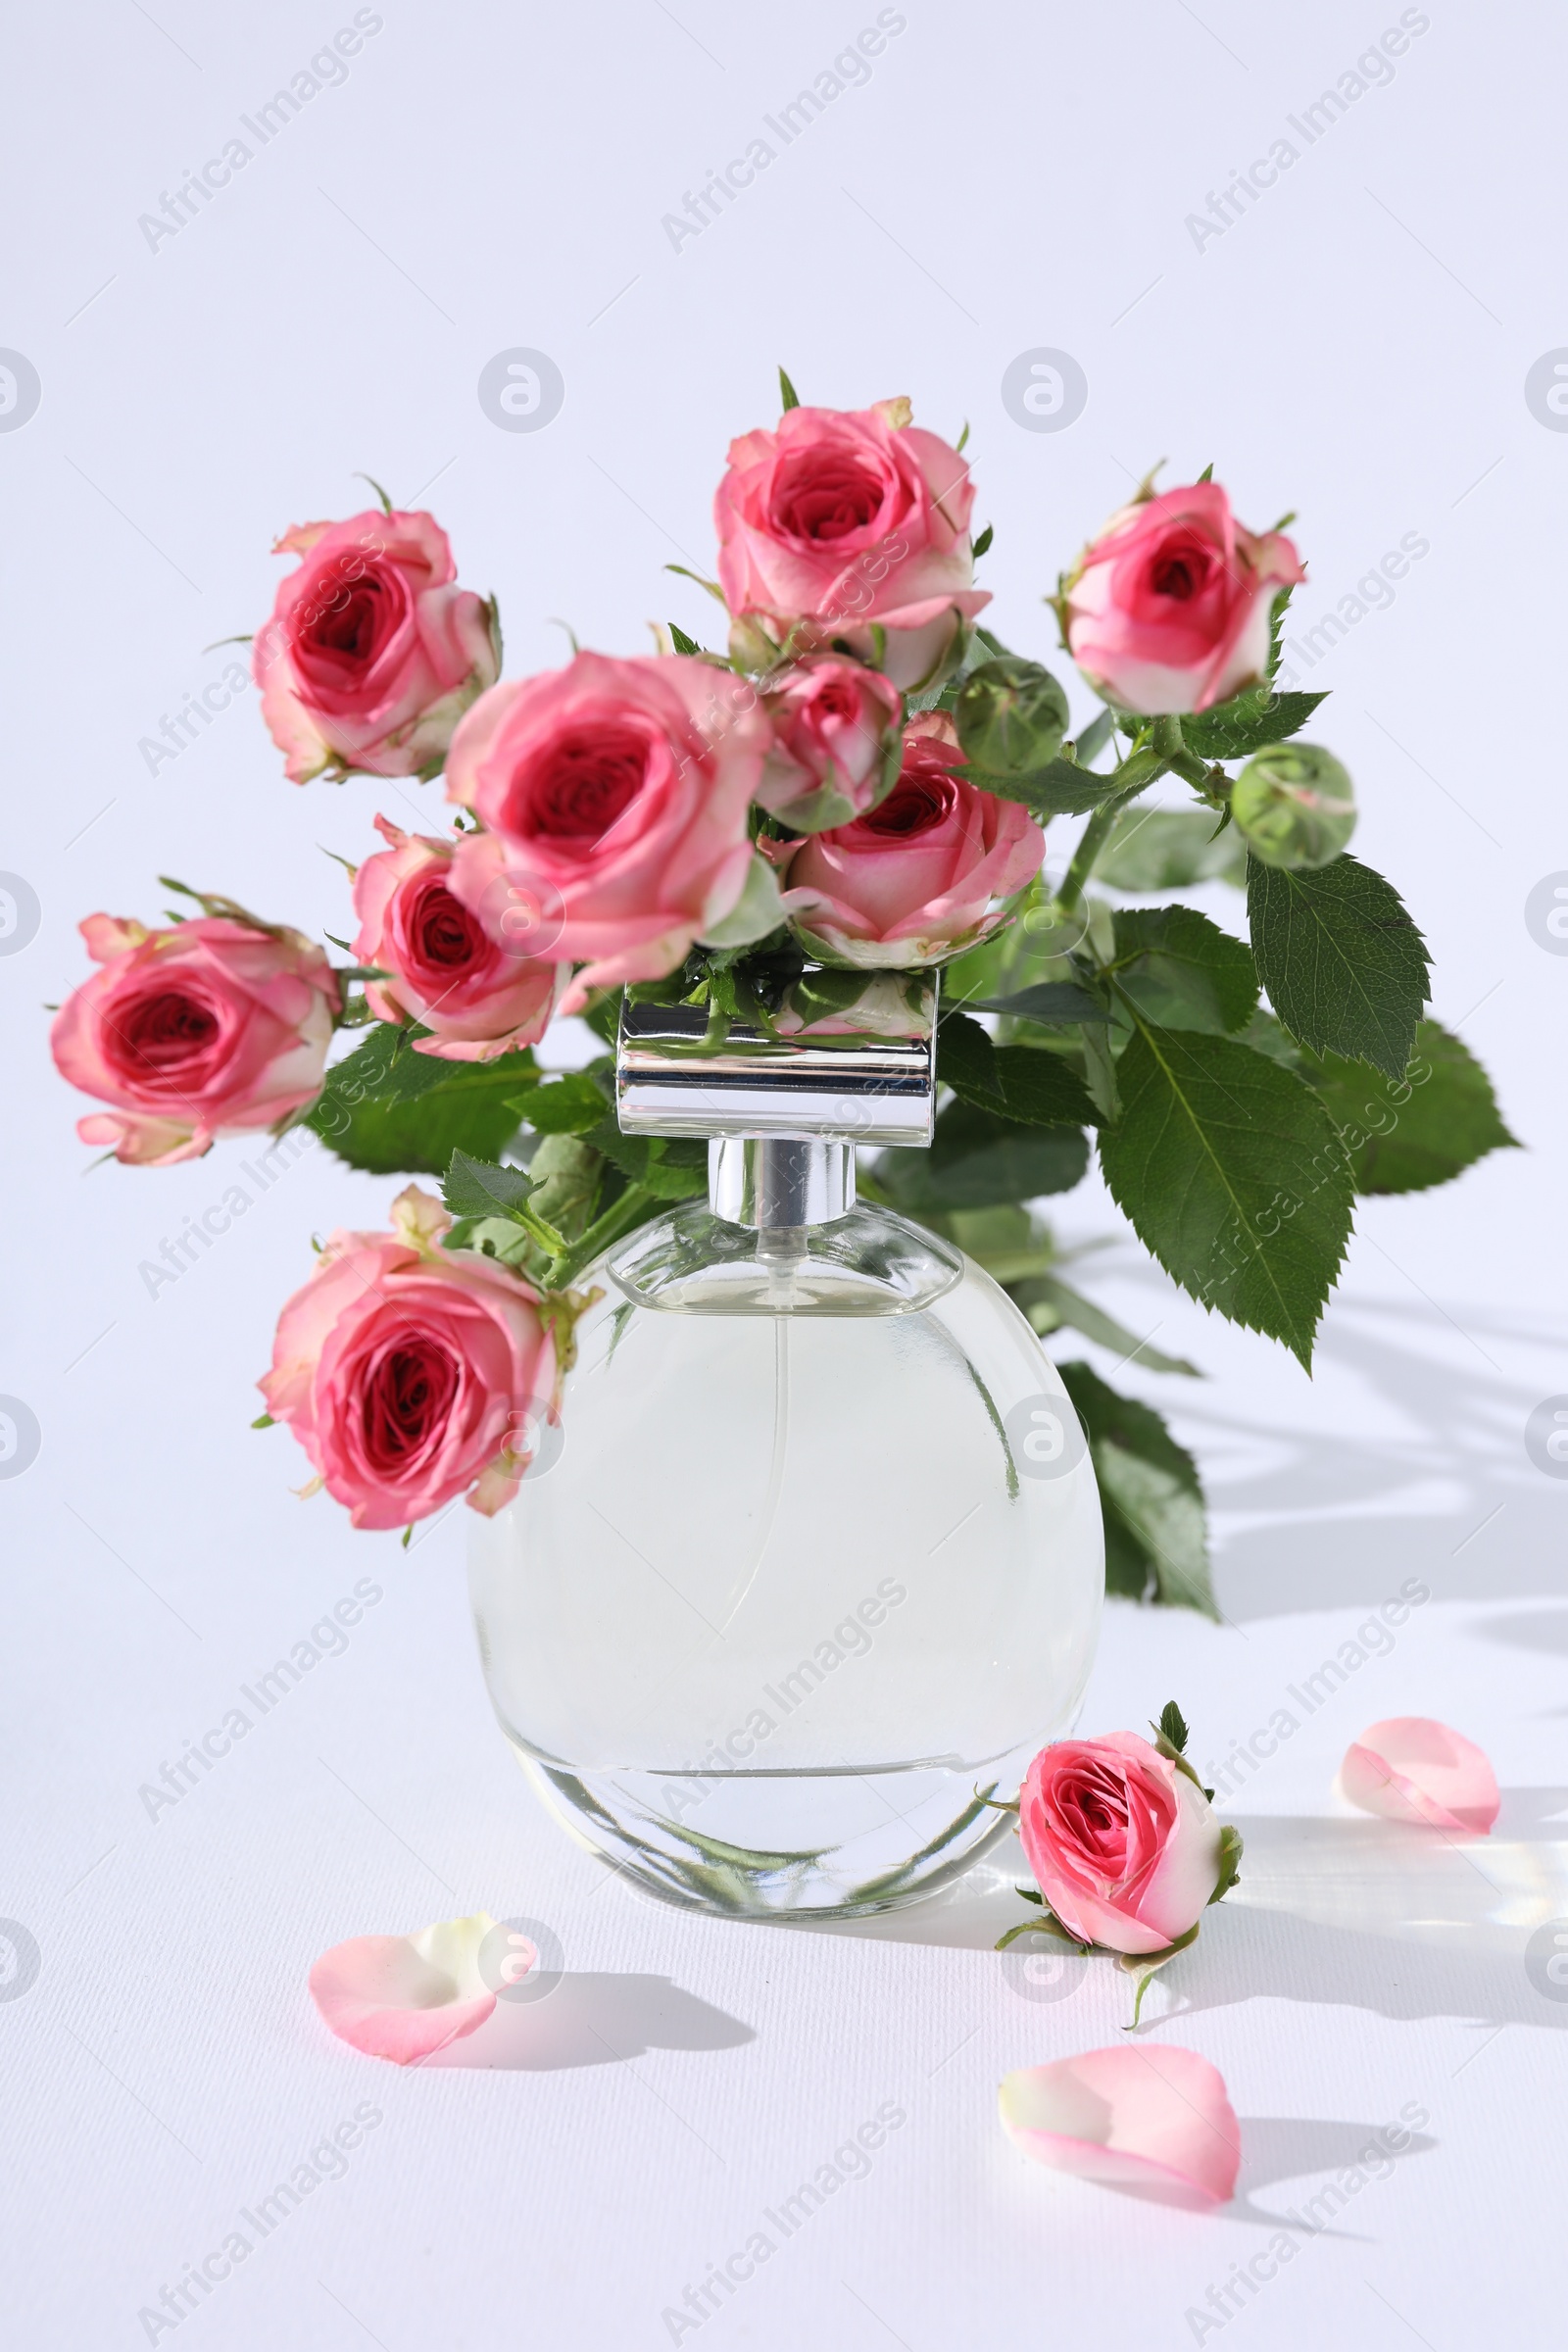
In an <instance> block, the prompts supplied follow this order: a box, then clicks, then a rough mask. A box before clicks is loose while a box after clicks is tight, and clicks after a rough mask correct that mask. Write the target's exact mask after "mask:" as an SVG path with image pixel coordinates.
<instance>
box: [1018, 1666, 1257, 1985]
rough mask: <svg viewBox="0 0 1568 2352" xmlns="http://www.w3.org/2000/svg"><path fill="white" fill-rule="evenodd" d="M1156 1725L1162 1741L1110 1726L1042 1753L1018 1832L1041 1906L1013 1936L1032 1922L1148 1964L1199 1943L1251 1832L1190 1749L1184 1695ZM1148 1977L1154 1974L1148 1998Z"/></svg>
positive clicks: (1133, 1963)
mask: <svg viewBox="0 0 1568 2352" xmlns="http://www.w3.org/2000/svg"><path fill="white" fill-rule="evenodd" d="M1151 1728H1152V1731H1153V1733H1154V1740H1153V1743H1151V1742H1150V1741H1149V1740H1144V1739H1142V1738H1140V1736H1139V1734H1138V1733H1136V1732H1108V1733H1106V1734H1105V1735H1104V1736H1103V1738H1101V1739H1098V1740H1054V1741H1053V1742H1052V1744H1051V1745H1050V1746H1049V1747H1043V1748H1042V1749H1041V1751H1040V1753H1039V1755H1038V1756H1036V1758H1035V1760H1034V1762H1033V1763H1032V1764H1031V1765H1030V1767H1029V1771H1028V1776H1027V1778H1026V1779H1025V1781H1024V1785H1023V1789H1022V1792H1021V1794H1020V1796H1019V1799H1018V1836H1019V1838H1021V1840H1022V1842H1023V1849H1024V1853H1025V1854H1026V1856H1027V1857H1028V1861H1029V1867H1030V1869H1031V1870H1032V1871H1033V1872H1034V1874H1035V1879H1036V1882H1037V1884H1038V1887H1039V1893H1038V1895H1036V1896H1034V1897H1033V1898H1032V1899H1034V1900H1035V1901H1037V1902H1038V1903H1039V1905H1040V1910H1041V1917H1040V1919H1038V1920H1026V1921H1022V1922H1020V1923H1019V1925H1018V1926H1017V1927H1015V1928H1012V1929H1009V1930H1008V1932H1007V1934H1006V1935H1005V1936H1004V1937H1003V1938H1002V1942H1003V1943H1010V1942H1011V1941H1013V1939H1014V1938H1015V1937H1017V1936H1025V1935H1028V1934H1029V1933H1030V1931H1031V1929H1033V1930H1034V1931H1035V1932H1036V1933H1048V1934H1054V1935H1057V1936H1062V1937H1064V1938H1065V1939H1066V1940H1067V1941H1069V1942H1076V1943H1077V1944H1078V1945H1080V1946H1081V1947H1082V1948H1083V1949H1085V1950H1089V1951H1099V1952H1108V1953H1113V1954H1115V1955H1116V1956H1117V1957H1118V1958H1119V1959H1120V1961H1121V1963H1122V1966H1123V1967H1124V1968H1125V1969H1127V1970H1128V1971H1129V1973H1133V1974H1144V1972H1147V1971H1149V1970H1152V1969H1156V1968H1160V1967H1162V1966H1163V1965H1164V1963H1165V1962H1166V1961H1167V1960H1169V1959H1172V1958H1173V1957H1174V1956H1175V1954H1176V1953H1177V1952H1179V1951H1183V1950H1185V1949H1186V1947H1187V1946H1188V1945H1189V1944H1190V1943H1192V1942H1194V1941H1195V1940H1196V1938H1197V1936H1198V1930H1199V1926H1200V1923H1201V1919H1202V1916H1203V1913H1204V1911H1205V1910H1206V1909H1207V1907H1208V1905H1209V1904H1210V1903H1217V1902H1218V1901H1219V1899H1220V1897H1221V1896H1222V1895H1224V1894H1225V1893H1227V1892H1228V1891H1229V1889H1230V1888H1231V1887H1233V1886H1234V1885H1235V1883H1236V1880H1237V1878H1238V1876H1239V1864H1240V1860H1241V1851H1242V1840H1241V1836H1240V1834H1239V1832H1238V1831H1237V1830H1235V1829H1234V1828H1233V1827H1232V1826H1231V1825H1230V1824H1229V1823H1225V1822H1221V1821H1220V1819H1219V1817H1218V1816H1217V1814H1216V1813H1215V1812H1214V1810H1213V1806H1212V1803H1211V1801H1210V1800H1211V1791H1209V1790H1207V1789H1204V1788H1203V1787H1202V1786H1201V1783H1200V1781H1199V1779H1198V1775H1197V1774H1196V1773H1195V1772H1194V1770H1193V1768H1192V1766H1191V1765H1190V1764H1189V1763H1188V1761H1187V1758H1186V1756H1185V1755H1184V1754H1183V1752H1182V1751H1183V1749H1184V1748H1185V1747H1186V1744H1187V1738H1188V1732H1187V1726H1186V1724H1185V1722H1184V1721H1183V1719H1182V1713H1181V1709H1180V1708H1179V1707H1178V1706H1177V1705H1176V1703H1175V1701H1174V1700H1172V1701H1171V1703H1170V1704H1169V1705H1168V1706H1167V1707H1166V1708H1165V1709H1164V1711H1163V1713H1162V1714H1161V1716H1160V1719H1159V1722H1158V1723H1157V1724H1156V1725H1152V1727H1151ZM1021 1891H1023V1892H1024V1893H1025V1894H1026V1896H1027V1894H1028V1890H1027V1889H1022V1890H1021ZM998 1948H999V1949H1000V1948H1001V1946H1000V1945H999V1947H998ZM1147 1984H1148V1976H1147V1974H1144V1985H1141V1986H1140V1990H1139V2001H1140V2004H1141V2003H1142V1999H1143V1991H1144V1989H1145V1987H1147ZM1136 2016H1137V2013H1136V2011H1135V2013H1134V2022H1135V2023H1136Z"/></svg>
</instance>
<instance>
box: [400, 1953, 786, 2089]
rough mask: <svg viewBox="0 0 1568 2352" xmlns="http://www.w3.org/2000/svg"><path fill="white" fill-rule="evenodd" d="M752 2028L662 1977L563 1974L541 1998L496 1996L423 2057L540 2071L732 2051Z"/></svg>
mask: <svg viewBox="0 0 1568 2352" xmlns="http://www.w3.org/2000/svg"><path fill="white" fill-rule="evenodd" d="M756 2038H757V2036H756V2034H755V2033H754V2032H753V2029H752V2028H751V2027H750V2026H748V2025H745V2024H743V2023H742V2021H741V2020H740V2019H739V2018H738V2017H730V2016H729V2015H728V2014H727V2013H726V2012H725V2011H724V2010H722V2009H715V2008H714V2007H713V2006H712V2004H711V2002H709V2001H705V2000H701V1999H699V1997H698V1995H697V1994H696V1993H694V1992H687V1991H685V1990H684V1989H683V1988H682V1987H681V1986H680V1985H676V1984H674V1983H672V1981H671V1980H670V1979H669V1978H668V1977H650V1976H615V1975H613V1974H611V1973H610V1972H608V1971H603V1970H582V1971H578V1972H576V1973H571V1972H568V1973H566V1974H565V1975H564V1976H562V1977H561V1979H560V1980H559V1982H558V1983H557V1984H556V1985H555V1987H554V1989H553V1990H551V1991H550V1992H548V1993H546V1994H545V1996H544V1998H543V1999H542V2000H524V2001H511V2000H506V1999H502V2000H499V2001H497V2003H496V2005H495V2009H494V2011H493V2012H492V2013H491V2015H490V2016H489V2017H488V2018H487V2019H486V2020H485V2022H484V2024H483V2025H482V2026H481V2027H480V2028H479V2029H478V2031H477V2032H476V2033H473V2034H468V2035H467V2036H466V2039H465V2040H463V2041H456V2042H453V2043H451V2044H450V2046H449V2047H448V2048H446V2049H444V2050H438V2051H437V2052H436V2054H435V2056H434V2057H432V2058H427V2059H426V2060H425V2061H424V2065H425V2067H426V2068H436V2067H440V2068H444V2069H445V2068H452V2069H466V2070H468V2071H478V2072H484V2071H486V2070H489V2069H508V2070H512V2071H514V2072H519V2073H524V2074H542V2073H548V2072H551V2071H554V2070H556V2069H559V2068H564V2067H577V2066H617V2065H619V2063H620V2062H621V2060H622V2059H626V2058H642V2057H645V2056H646V2055H647V2053H648V2052H649V2051H650V2050H656V2049H657V2050H733V2049H738V2048H739V2047H740V2046H741V2044H742V2043H743V2042H748V2041H755V2040H756Z"/></svg>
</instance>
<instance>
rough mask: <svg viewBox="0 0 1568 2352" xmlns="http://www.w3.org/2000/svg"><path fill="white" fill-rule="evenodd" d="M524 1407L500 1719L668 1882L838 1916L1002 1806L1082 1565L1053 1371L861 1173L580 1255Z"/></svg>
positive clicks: (493, 1603)
mask: <svg viewBox="0 0 1568 2352" xmlns="http://www.w3.org/2000/svg"><path fill="white" fill-rule="evenodd" d="M586 1282H587V1285H588V1286H590V1287H595V1288H598V1289H600V1290H601V1291H602V1293H603V1296H602V1298H601V1299H599V1301H598V1302H597V1303H596V1304H595V1305H594V1306H593V1307H592V1308H591V1309H590V1310H589V1312H588V1313H587V1314H586V1315H585V1316H584V1318H583V1319H582V1321H581V1323H580V1324H579V1326H578V1333H577V1340H578V1351H577V1358H576V1362H575V1365H574V1367H573V1369H572V1370H571V1372H570V1373H569V1374H568V1376H567V1379H566V1382H565V1387H564V1396H563V1400H562V1407H561V1414H560V1426H559V1431H558V1432H557V1433H555V1436H556V1440H557V1442H555V1443H547V1444H546V1445H545V1446H542V1447H541V1450H540V1453H539V1456H538V1457H537V1461H536V1466H535V1468H534V1470H532V1471H531V1472H530V1474H529V1475H528V1476H527V1477H526V1478H525V1479H524V1480H523V1482H522V1485H521V1487H520V1489H519V1491H518V1495H517V1497H516V1500H515V1502H513V1503H512V1504H511V1505H510V1506H509V1507H508V1508H507V1509H506V1510H505V1511H503V1512H502V1513H500V1514H499V1515H498V1516H497V1517H496V1518H495V1519H494V1520H490V1521H477V1522H476V1524H475V1534H474V1538H473V1544H472V1554H471V1559H472V1568H471V1583H472V1596H473V1605H474V1610H475V1614H476V1618H477V1623H478V1631H479V1642H480V1650H481V1655H482V1658H483V1662H484V1670H485V1674H486V1678H487V1681H488V1684H489V1688H490V1691H491V1695H492V1698H493V1699H494V1702H495V1706H496V1710H497V1713H498V1715H499V1716H500V1719H501V1723H502V1726H503V1729H504V1730H505V1732H506V1734H507V1737H508V1739H509V1740H511V1742H512V1744H513V1746H514V1748H515V1751H516V1753H517V1755H518V1757H519V1759H520V1760H521V1762H522V1763H523V1764H524V1765H525V1767H526V1769H527V1770H528V1772H529V1774H530V1776H531V1777H532V1779H533V1780H534V1782H535V1785H536V1787H537V1788H538V1789H539V1791H540V1793H541V1794H542V1795H543V1797H544V1798H545V1800H546V1802H547V1803H548V1804H549V1806H550V1807H551V1809H552V1810H553V1811H554V1812H555V1813H556V1814H557V1815H558V1817H559V1818H560V1819H561V1820H562V1821H563V1822H564V1824H565V1825H566V1826H567V1827H568V1828H569V1829H570V1830H571V1831H572V1832H573V1833H574V1834H575V1835H576V1836H577V1837H579V1838H582V1839H583V1840H584V1841H586V1842H587V1843H588V1844H589V1845H590V1846H592V1847H594V1848H595V1849H596V1850H598V1851H599V1852H601V1853H603V1854H605V1855H607V1856H609V1857H610V1858H612V1859H613V1860H614V1861H615V1862H617V1863H618V1864H620V1865H621V1866H623V1867H624V1868H625V1869H627V1870H628V1871H629V1872H630V1873H631V1874H632V1875H633V1876H634V1877H635V1878H636V1879H638V1880H639V1881H640V1882H641V1883H642V1884H643V1885H645V1886H646V1887H650V1888H652V1889H653V1890H655V1891H656V1892H658V1893H660V1894H662V1895H663V1896H665V1897H666V1898H668V1899H670V1900H672V1901H675V1902H678V1903H684V1904H687V1905H690V1906H693V1907H697V1908H701V1909H705V1910H716V1911H723V1912H728V1913H732V1914H740V1915H746V1916H754V1917H777V1916H781V1915H801V1914H816V1915H824V1914H827V1915H835V1914H837V1915H849V1914H855V1913H858V1912H865V1911H874V1910H880V1909H884V1908H887V1907H889V1906H891V1905H894V1904H897V1903H902V1902H907V1901H909V1900H911V1899H913V1898H915V1897H917V1896H919V1895H921V1894H925V1893H929V1892H932V1891H934V1890H935V1889H936V1888H937V1887H941V1886H942V1885H944V1884H946V1883H947V1882H948V1881H949V1880H950V1879H952V1878H953V1877H955V1876H956V1874H957V1873H959V1872H960V1871H962V1870H963V1869H965V1868H966V1867H967V1866H968V1864H969V1863H970V1862H971V1861H973V1860H974V1859H975V1858H976V1856H977V1855H979V1854H980V1853H981V1852H982V1851H983V1850H984V1849H985V1848H986V1847H987V1846H988V1845H989V1844H991V1843H993V1842H994V1841H995V1840H996V1839H997V1838H1000V1837H1001V1836H1003V1835H1005V1830H1006V1827H1007V1824H1008V1819H1009V1816H1008V1815H1007V1814H1006V1813H1005V1812H1004V1811H1001V1810H998V1809H997V1806H998V1802H999V1800H1000V1801H1002V1802H1005V1801H1006V1800H1010V1799H1013V1798H1015V1797H1016V1795H1017V1791H1018V1787H1019V1784H1020V1782H1021V1780H1022V1777H1023V1774H1024V1772H1025V1771H1026V1769H1027V1767H1028V1764H1029V1762H1030V1759H1031V1758H1032V1757H1033V1756H1034V1754H1035V1753H1036V1751H1037V1750H1038V1749H1039V1748H1040V1747H1041V1746H1042V1745H1043V1744H1044V1743H1045V1741H1047V1740H1051V1739H1054V1738H1057V1737H1059V1736H1060V1735H1061V1734H1062V1733H1063V1732H1065V1731H1066V1730H1067V1729H1068V1728H1069V1726H1070V1725H1071V1723H1072V1721H1073V1719H1074V1716H1075V1714H1076V1711H1077V1708H1078V1704H1079V1701H1080V1698H1081V1695H1082V1691H1083V1688H1084V1684H1085V1681H1086V1679H1087V1676H1088V1672H1089V1667H1090V1664H1091V1660H1092V1656H1093V1651H1094V1644H1095V1637H1096V1633H1097V1630H1098V1623H1099V1612H1100V1601H1101V1595H1102V1592H1103V1536H1102V1527H1101V1516H1100V1503H1099V1496H1098V1493H1097V1490H1096V1486H1095V1480H1094V1473H1093V1470H1092V1468H1091V1466H1090V1463H1089V1460H1088V1458H1087V1454H1086V1452H1085V1450H1084V1447H1083V1443H1082V1437H1081V1433H1080V1432H1079V1430H1078V1425H1077V1422H1076V1420H1075V1418H1074V1416H1073V1413H1072V1407H1071V1405H1070V1403H1069V1402H1068V1400H1067V1397H1066V1395H1065V1392H1064V1390H1063V1388H1062V1385H1061V1382H1060V1379H1059V1377H1058V1376H1057V1374H1056V1372H1055V1369H1054V1366H1053V1365H1052V1364H1051V1362H1050V1360H1049V1358H1048V1357H1047V1356H1046V1354H1045V1351H1044V1349H1043V1348H1041V1345H1040V1342H1039V1340H1038V1339H1037V1338H1036V1336H1035V1334H1034V1332H1033V1331H1032V1329H1031V1328H1030V1326H1029V1324H1028V1323H1027V1322H1026V1321H1025V1319H1024V1317H1023V1316H1022V1315H1021V1314H1020V1313H1019V1312H1018V1310H1017V1308H1016V1307H1014V1306H1013V1304H1012V1302H1011V1301H1010V1299H1007V1298H1006V1296H1005V1293H1004V1292H1002V1291H1001V1290H1000V1289H999V1288H998V1287H997V1285H996V1284H995V1283H993V1282H992V1281H991V1280H990V1278H989V1277H988V1276H987V1275H985V1274H984V1273H982V1272H981V1271H980V1269H979V1268H978V1267H976V1266H975V1265H973V1264H972V1263H971V1262H970V1261H968V1260H967V1259H965V1258H963V1257H962V1256H961V1254H960V1253H959V1252H958V1251H956V1250H952V1249H951V1248H950V1247H949V1246H948V1245H947V1244H946V1243H943V1242H941V1241H939V1240H937V1239H936V1238H935V1237H934V1236H932V1235H930V1234H928V1233H925V1232H923V1231H922V1230H921V1229H920V1228H918V1227H916V1226H914V1225H911V1224H909V1223H907V1221H906V1220H905V1219H903V1218H901V1217H897V1216H895V1215H893V1214H892V1213H891V1212H889V1211H887V1210H885V1209H882V1208H880V1207H874V1206H868V1205H861V1206H858V1207H853V1208H851V1209H849V1210H848V1211H847V1212H846V1213H844V1214H842V1215H839V1216H836V1217H833V1218H830V1219H828V1220H826V1221H823V1222H818V1223H813V1224H808V1225H805V1226H794V1227H786V1228H784V1229H783V1230H782V1231H780V1230H762V1231H758V1230H755V1229H753V1228H751V1227H749V1226H746V1225H742V1224H737V1223H733V1222H730V1221H727V1220H726V1219H725V1218H722V1217H715V1216H714V1215H712V1214H711V1213H710V1211H709V1210H708V1209H707V1208H706V1207H702V1206H695V1205H688V1206H683V1207H681V1208H679V1209H677V1210H675V1211H674V1212H673V1213H672V1214H670V1215H668V1216H666V1217H664V1218H662V1219H660V1220H659V1221H658V1222H657V1223H655V1224H654V1225H652V1226H649V1227H646V1228H645V1229H644V1230H643V1231H642V1232H640V1233H638V1234H637V1235H635V1236H634V1237H633V1240H632V1241H631V1242H630V1243H629V1244H627V1245H624V1246H623V1247H622V1248H621V1249H620V1250H618V1251H616V1252H613V1253H612V1255H611V1257H610V1259H609V1260H608V1261H601V1264H600V1265H599V1266H598V1267H596V1268H595V1269H594V1271H593V1273H592V1274H591V1275H590V1276H588V1277H587V1278H586Z"/></svg>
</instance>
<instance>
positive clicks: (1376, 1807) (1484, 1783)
mask: <svg viewBox="0 0 1568 2352" xmlns="http://www.w3.org/2000/svg"><path fill="white" fill-rule="evenodd" d="M1340 1787H1341V1789H1343V1791H1344V1793H1345V1794H1346V1795H1347V1796H1348V1798H1349V1800H1350V1802H1351V1804H1352V1805H1359V1806H1360V1808H1361V1810H1362V1812H1363V1813H1381V1814H1383V1815H1384V1817H1385V1818H1386V1819H1387V1820H1389V1821H1409V1822H1420V1823H1424V1824H1425V1825H1426V1827H1427V1828H1428V1829H1433V1830H1448V1831H1456V1832H1458V1833H1459V1834H1461V1835H1469V1834H1475V1833H1479V1834H1480V1835H1482V1836H1485V1835H1486V1833H1487V1832H1488V1831H1489V1830H1490V1829H1491V1827H1492V1825H1493V1823H1494V1822H1495V1820H1496V1818H1497V1808H1498V1806H1499V1804H1500V1803H1501V1801H1502V1800H1501V1798H1500V1797H1499V1796H1498V1794H1497V1776H1496V1774H1495V1772H1494V1771H1493V1769H1492V1766H1491V1764H1490V1763H1489V1762H1488V1761H1487V1758H1486V1757H1485V1756H1484V1755H1483V1754H1482V1752H1481V1750H1480V1748H1479V1747H1477V1746H1476V1744H1475V1742H1474V1740H1467V1739H1465V1737H1464V1735H1463V1733H1462V1732H1455V1731H1450V1729H1449V1728H1448V1726H1447V1725H1446V1723H1434V1722H1433V1721H1432V1719H1431V1717H1430V1716H1427V1715H1393V1716H1391V1717H1390V1718H1389V1720H1388V1722H1387V1723H1375V1724H1373V1726H1372V1728H1371V1730H1370V1731H1367V1732H1363V1733H1362V1734H1361V1737H1360V1739H1359V1740H1354V1741H1352V1742H1351V1744H1350V1746H1349V1747H1348V1748H1347V1749H1346V1751H1345V1762H1344V1763H1343V1764H1342V1765H1341V1766H1340Z"/></svg>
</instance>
